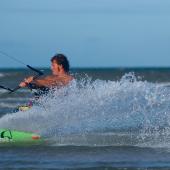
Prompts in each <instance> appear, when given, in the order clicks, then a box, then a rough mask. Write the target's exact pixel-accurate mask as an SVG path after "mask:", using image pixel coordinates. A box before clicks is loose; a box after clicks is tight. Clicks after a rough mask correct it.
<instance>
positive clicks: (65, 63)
mask: <svg viewBox="0 0 170 170" xmlns="http://www.w3.org/2000/svg"><path fill="white" fill-rule="evenodd" d="M53 61H56V63H57V64H59V65H62V66H63V69H64V71H65V72H69V70H70V64H69V61H68V59H67V57H66V56H65V55H63V54H56V55H55V56H54V57H52V58H51V62H53Z"/></svg>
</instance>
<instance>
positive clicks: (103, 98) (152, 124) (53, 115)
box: [0, 73, 170, 147]
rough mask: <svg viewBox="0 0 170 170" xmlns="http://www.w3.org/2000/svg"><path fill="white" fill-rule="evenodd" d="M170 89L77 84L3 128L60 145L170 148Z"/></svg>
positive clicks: (128, 83) (136, 83) (126, 79)
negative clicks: (37, 134)
mask: <svg viewBox="0 0 170 170" xmlns="http://www.w3.org/2000/svg"><path fill="white" fill-rule="evenodd" d="M169 103H170V88H168V87H166V86H162V85H160V84H156V83H148V82H147V81H140V80H137V78H136V77H135V75H134V74H132V73H129V74H126V75H125V76H123V77H122V79H121V80H120V81H103V80H95V81H92V80H91V79H90V78H86V79H82V80H80V81H74V82H72V83H71V84H70V85H69V86H68V87H65V88H61V89H56V90H55V91H51V93H49V94H48V95H46V96H43V97H41V98H40V99H39V101H38V105H36V106H34V107H32V108H31V109H30V110H29V111H26V112H17V113H15V114H7V115H5V116H4V117H2V118H1V119H0V127H1V128H11V129H17V130H25V131H33V132H37V133H39V134H41V135H42V136H44V137H46V138H48V139H51V141H53V142H54V144H56V145H63V144H66V145H116V146H117V145H133V146H134V145H135V146H150V147H153V146H164V147H165V146H166V147H169V139H170V123H169V122H170V104H169Z"/></svg>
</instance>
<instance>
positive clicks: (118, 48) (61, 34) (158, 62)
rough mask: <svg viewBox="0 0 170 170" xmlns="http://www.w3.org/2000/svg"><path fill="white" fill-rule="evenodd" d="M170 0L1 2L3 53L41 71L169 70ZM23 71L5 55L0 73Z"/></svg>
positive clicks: (1, 41) (1, 62)
mask: <svg viewBox="0 0 170 170" xmlns="http://www.w3.org/2000/svg"><path fill="white" fill-rule="evenodd" d="M169 9H170V1H169V0H0V51H3V52H5V53H7V54H8V55H10V56H12V57H15V58H17V59H18V60H21V61H22V62H24V63H26V64H30V65H32V66H37V67H49V66H50V58H51V57H52V56H53V55H55V54H56V53H63V54H65V55H66V56H67V57H68V59H69V61H70V64H71V66H72V67H159V66H160V67H169V66H170V10H169ZM3 67H23V65H21V64H20V63H17V62H15V61H13V60H11V59H9V58H8V57H6V56H3V55H2V54H0V68H3Z"/></svg>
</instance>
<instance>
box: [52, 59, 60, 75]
mask: <svg viewBox="0 0 170 170" xmlns="http://www.w3.org/2000/svg"><path fill="white" fill-rule="evenodd" d="M61 67H62V66H61V65H59V64H57V62H56V61H55V60H54V61H52V62H51V70H52V73H53V75H58V74H59V73H60V71H61Z"/></svg>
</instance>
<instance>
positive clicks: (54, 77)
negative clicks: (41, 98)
mask: <svg viewBox="0 0 170 170" xmlns="http://www.w3.org/2000/svg"><path fill="white" fill-rule="evenodd" d="M69 69H70V66H69V61H68V59H67V58H66V56H64V55H63V54H57V55H55V56H54V57H52V58H51V70H52V74H51V75H48V76H46V77H43V78H39V79H36V80H34V77H33V76H31V77H28V78H26V79H25V80H24V81H23V82H21V83H20V84H19V86H20V87H28V88H31V89H37V90H41V91H46V89H47V90H49V89H50V88H53V87H62V86H66V85H68V84H69V83H70V82H71V81H72V80H73V77H72V76H71V75H70V74H69Z"/></svg>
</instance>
